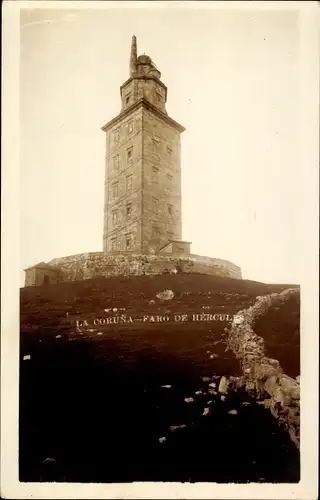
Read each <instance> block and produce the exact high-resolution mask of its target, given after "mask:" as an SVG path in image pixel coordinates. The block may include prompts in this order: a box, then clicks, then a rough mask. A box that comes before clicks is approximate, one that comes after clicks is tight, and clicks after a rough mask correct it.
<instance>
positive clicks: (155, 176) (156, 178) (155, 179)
mask: <svg viewBox="0 0 320 500" xmlns="http://www.w3.org/2000/svg"><path fill="white" fill-rule="evenodd" d="M158 173H159V169H158V168H157V167H152V176H153V180H154V182H158Z"/></svg>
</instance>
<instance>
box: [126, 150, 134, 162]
mask: <svg viewBox="0 0 320 500" xmlns="http://www.w3.org/2000/svg"><path fill="white" fill-rule="evenodd" d="M132 149H133V148H132V147H131V148H129V149H128V150H127V161H128V163H130V162H131V161H132Z"/></svg>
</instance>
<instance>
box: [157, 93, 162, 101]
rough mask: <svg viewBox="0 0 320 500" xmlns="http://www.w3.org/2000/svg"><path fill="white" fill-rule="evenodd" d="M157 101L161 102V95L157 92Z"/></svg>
mask: <svg viewBox="0 0 320 500" xmlns="http://www.w3.org/2000/svg"><path fill="white" fill-rule="evenodd" d="M157 101H158V102H161V101H162V95H161V94H159V92H157Z"/></svg>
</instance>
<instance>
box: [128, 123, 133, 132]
mask: <svg viewBox="0 0 320 500" xmlns="http://www.w3.org/2000/svg"><path fill="white" fill-rule="evenodd" d="M132 131H133V121H130V122H129V123H128V133H129V134H131V132H132Z"/></svg>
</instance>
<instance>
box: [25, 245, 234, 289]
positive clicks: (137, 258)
mask: <svg viewBox="0 0 320 500" xmlns="http://www.w3.org/2000/svg"><path fill="white" fill-rule="evenodd" d="M43 265H44V266H46V268H42V267H41V268H35V267H33V268H30V269H29V270H26V281H25V285H26V286H41V285H43V284H44V277H45V276H48V283H60V282H63V281H78V280H84V279H91V278H94V277H97V276H104V277H107V276H132V275H142V274H147V275H157V274H162V273H164V272H169V273H173V272H176V271H177V270H178V272H182V273H197V274H208V275H214V276H223V277H229V278H238V279H241V270H240V268H238V267H237V266H235V265H234V264H232V263H231V262H228V261H225V260H222V259H214V258H211V257H205V256H201V255H194V254H190V255H188V256H181V255H180V256H179V255H174V254H167V253H165V252H164V253H158V254H138V253H137V254H135V253H133V252H122V253H120V252H119V253H114V254H108V253H103V252H91V253H83V254H77V255H70V256H68V257H61V258H58V259H53V260H51V261H50V262H49V263H48V264H45V263H43ZM47 269H49V270H50V272H47Z"/></svg>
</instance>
